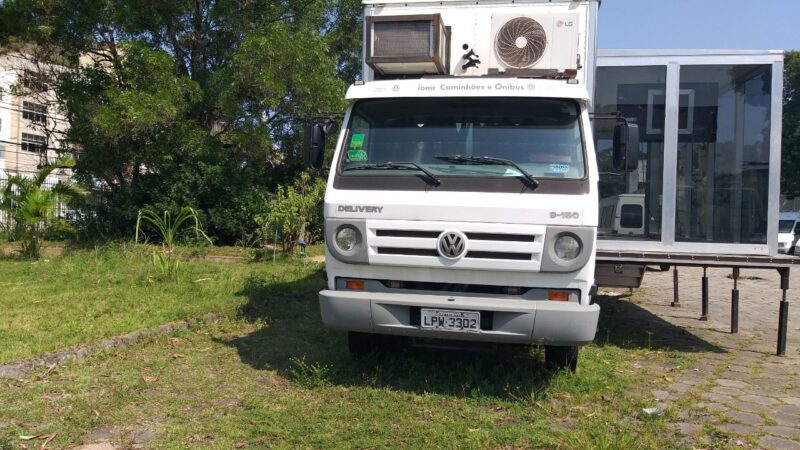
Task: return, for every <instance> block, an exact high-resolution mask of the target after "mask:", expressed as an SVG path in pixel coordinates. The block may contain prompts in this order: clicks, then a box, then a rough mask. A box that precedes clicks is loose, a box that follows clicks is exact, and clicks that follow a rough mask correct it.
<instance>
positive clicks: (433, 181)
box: [342, 162, 442, 186]
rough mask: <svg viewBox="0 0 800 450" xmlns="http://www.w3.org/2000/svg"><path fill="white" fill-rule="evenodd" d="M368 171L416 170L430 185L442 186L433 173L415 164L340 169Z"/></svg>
mask: <svg viewBox="0 0 800 450" xmlns="http://www.w3.org/2000/svg"><path fill="white" fill-rule="evenodd" d="M370 169H401V170H407V169H410V170H414V169H417V170H419V171H420V172H422V173H424V174H425V179H426V180H428V181H429V182H430V183H431V184H432V185H434V186H439V185H440V184H442V182H441V181H440V180H439V179H438V178H436V175H434V174H433V173H431V171H429V170H428V169H426V168H424V167H422V166H420V165H419V164H417V163H415V162H387V163H380V164H359V165H357V166H350V167H345V168H344V169H342V172H346V171H348V170H370Z"/></svg>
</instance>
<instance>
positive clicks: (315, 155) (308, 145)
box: [303, 123, 325, 169]
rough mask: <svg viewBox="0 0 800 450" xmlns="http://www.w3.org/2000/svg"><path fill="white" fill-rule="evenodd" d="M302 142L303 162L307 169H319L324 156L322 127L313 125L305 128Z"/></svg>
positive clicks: (316, 124)
mask: <svg viewBox="0 0 800 450" xmlns="http://www.w3.org/2000/svg"><path fill="white" fill-rule="evenodd" d="M303 141H304V142H303V162H304V163H305V164H306V166H308V167H312V168H314V169H321V168H322V160H323V158H324V156H325V131H324V130H323V129H322V125H320V124H318V123H313V124H311V125H308V126H306V129H305V136H304V139H303Z"/></svg>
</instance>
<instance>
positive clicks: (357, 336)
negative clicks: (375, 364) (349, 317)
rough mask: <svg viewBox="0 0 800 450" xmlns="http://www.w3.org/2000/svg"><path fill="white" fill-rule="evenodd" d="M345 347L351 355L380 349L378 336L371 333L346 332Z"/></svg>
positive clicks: (360, 354) (359, 354)
mask: <svg viewBox="0 0 800 450" xmlns="http://www.w3.org/2000/svg"><path fill="white" fill-rule="evenodd" d="M347 347H348V348H349V349H350V354H351V355H353V356H356V357H358V356H365V355H369V354H370V353H372V352H376V351H378V350H379V349H380V336H378V335H377V334H372V333H359V332H358V331H348V332H347Z"/></svg>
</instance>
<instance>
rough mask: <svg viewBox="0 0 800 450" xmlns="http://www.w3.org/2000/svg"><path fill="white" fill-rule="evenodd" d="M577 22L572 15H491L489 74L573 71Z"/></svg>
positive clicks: (577, 33)
mask: <svg viewBox="0 0 800 450" xmlns="http://www.w3.org/2000/svg"><path fill="white" fill-rule="evenodd" d="M578 20H579V15H578V14H576V13H565V14H542V15H537V16H508V15H498V16H493V17H492V54H491V60H490V61H489V70H490V72H509V73H524V72H526V71H529V72H531V73H537V72H538V73H564V72H567V71H571V72H574V71H576V70H577V69H578V38H579V32H578V29H579V27H578Z"/></svg>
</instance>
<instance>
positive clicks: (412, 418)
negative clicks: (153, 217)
mask: <svg viewBox="0 0 800 450" xmlns="http://www.w3.org/2000/svg"><path fill="white" fill-rule="evenodd" d="M151 268H152V266H151V265H149V263H148V261H147V260H146V258H145V256H144V255H141V254H137V253H136V252H133V253H128V254H126V252H125V251H123V250H113V251H99V252H79V253H77V254H73V255H67V256H64V257H63V258H61V259H59V260H53V261H51V262H50V263H44V262H39V263H38V264H32V263H31V262H22V261H14V262H9V261H0V271H2V273H3V274H4V275H5V274H10V275H11V276H10V278H7V277H6V276H4V277H3V279H2V282H0V283H2V284H0V298H2V300H0V301H1V302H2V307H3V308H6V309H8V308H11V309H12V311H15V313H14V315H13V316H12V317H14V322H13V325H12V326H8V325H7V324H5V323H4V324H3V326H4V327H6V328H4V329H3V331H2V332H0V336H2V337H0V339H3V341H2V342H0V352H3V353H0V354H2V355H3V357H4V358H5V359H6V360H13V359H17V358H18V357H25V356H26V355H33V354H37V353H39V352H41V351H44V350H45V349H53V348H57V347H58V346H64V345H68V344H69V343H77V342H86V341H91V340H92V339H96V338H97V337H99V336H105V335H109V334H118V333H121V332H124V331H129V330H131V329H136V328H143V327H147V326H150V325H155V324H159V323H163V322H165V321H169V320H174V319H177V318H181V317H191V316H194V315H198V314H202V313H204V312H207V311H218V312H221V313H222V315H221V317H222V319H221V320H220V321H218V322H214V323H200V324H198V325H196V326H194V327H192V328H191V329H189V330H179V331H176V332H175V333H173V334H170V335H164V336H159V337H156V338H153V339H151V340H149V341H147V342H143V343H140V344H137V345H134V346H131V347H129V348H127V349H121V350H110V351H106V352H104V353H101V354H96V355H94V356H92V357H90V358H89V359H88V360H85V361H78V362H72V363H70V364H68V365H66V366H63V367H60V368H55V369H52V368H51V369H42V370H40V371H39V372H38V373H35V374H32V375H31V376H29V377H28V378H27V379H25V380H23V381H20V382H10V383H9V382H6V381H3V382H2V383H3V384H0V405H1V406H0V448H3V447H4V445H5V446H8V447H11V448H21V447H19V446H20V444H25V445H27V446H28V448H33V447H38V446H39V445H40V442H41V441H38V442H31V441H23V440H20V438H19V436H21V435H38V434H50V433H56V437H55V439H54V440H53V441H52V442H51V444H50V446H51V447H55V448H68V447H70V446H73V445H76V444H81V443H89V442H97V441H99V440H103V439H109V440H110V441H112V442H114V443H116V444H117V445H119V446H121V447H123V448H126V447H127V446H130V445H134V444H137V443H138V444H141V445H144V446H148V447H153V448H186V447H195V446H200V447H209V448H228V449H229V448H263V447H280V448H320V447H322V448H332V447H333V448H338V447H358V448H386V447H396V448H397V447H409V448H419V447H446V448H454V447H459V448H462V447H463V448H569V449H586V448H607V449H639V448H675V447H680V446H681V444H680V440H679V439H678V438H677V437H676V435H675V433H674V432H673V431H672V429H671V428H670V427H669V425H668V423H669V421H670V420H672V418H673V417H672V412H671V411H669V410H668V411H666V412H665V413H664V414H661V415H657V416H655V417H646V416H645V415H644V414H642V412H641V409H642V407H646V406H653V404H654V401H653V399H652V398H651V397H650V395H649V391H650V390H651V389H655V388H658V387H659V386H661V385H662V383H663V375H664V371H665V370H669V369H671V368H685V367H687V366H689V365H691V364H692V360H691V359H688V358H686V357H685V356H683V355H681V354H677V353H673V352H665V351H660V350H656V349H651V348H649V345H648V336H647V335H646V334H645V333H644V332H642V333H641V335H640V334H638V332H637V331H636V330H635V327H630V326H627V325H626V324H620V325H618V326H615V325H613V324H612V323H609V322H607V321H606V322H604V324H603V327H602V329H601V331H600V332H599V333H598V341H599V342H598V343H596V344H593V345H590V346H587V347H585V348H584V349H583V351H582V353H581V360H580V364H579V370H578V373H576V374H572V373H568V372H559V373H556V372H552V371H549V370H546V369H544V368H543V367H542V363H541V355H536V354H535V353H534V354H531V353H529V352H508V353H506V352H500V353H488V354H487V353H470V352H459V353H453V352H447V351H441V350H417V349H410V350H409V349H398V352H397V353H396V354H394V355H392V356H390V357H385V358H377V357H372V358H365V359H362V360H358V361H354V360H352V359H351V358H350V356H349V355H348V354H347V350H346V344H345V336H344V333H341V332H338V331H334V330H329V329H326V328H324V327H322V325H321V323H320V318H319V311H318V304H317V300H316V296H315V292H316V291H317V290H318V289H320V287H321V286H322V284H323V282H322V279H321V277H320V274H319V270H321V265H319V264H314V263H307V262H300V261H285V260H284V261H282V262H281V263H280V264H278V265H276V266H272V265H270V264H264V263H241V262H235V263H210V262H187V263H186V264H185V265H184V266H183V270H184V272H183V278H182V280H181V281H179V282H174V283H173V282H162V281H148V273H149V272H150V271H151V270H152V269H151ZM202 278H206V279H207V281H203V282H195V281H196V280H199V279H202ZM9 279H10V280H11V281H9ZM33 280H37V281H38V283H36V285H42V286H47V288H45V287H42V288H36V287H35V286H34V287H33V288H31V289H30V291H28V290H26V289H24V284H25V283H31V282H32V281H33ZM59 280H61V281H59ZM59 282H61V283H62V284H61V287H60V288H57V287H56V286H55V285H57V284H58V283H59ZM7 292H11V293H14V295H17V296H18V298H19V296H22V295H25V301H23V300H22V299H18V300H17V301H16V302H9V301H8V300H7V295H6V293H7ZM34 292H37V294H34ZM109 293H111V294H110V295H109ZM36 301H39V302H41V303H34V302H36ZM94 303H99V304H100V305H94ZM40 305H41V306H40ZM59 305H61V306H59ZM67 305H70V306H69V307H68V306H67ZM611 309H613V308H611ZM72 310H76V311H72ZM41 322H45V323H47V324H49V325H48V326H47V327H46V330H47V331H45V330H44V328H43V327H42V324H41ZM64 323H69V325H65V324H64ZM40 328H41V329H40ZM23 330H25V331H23ZM25 333H30V334H32V335H33V336H35V337H36V339H27V341H31V342H30V344H31V345H29V346H25V347H24V348H23V350H19V349H16V348H15V349H10V350H9V349H8V348H7V347H8V345H11V346H18V345H20V343H22V342H23V341H26V339H24V338H23V336H24V335H25ZM6 334H13V336H16V337H15V338H9V337H7V336H6ZM37 341H40V342H37ZM34 343H35V345H34ZM15 355H16V356H15Z"/></svg>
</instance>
